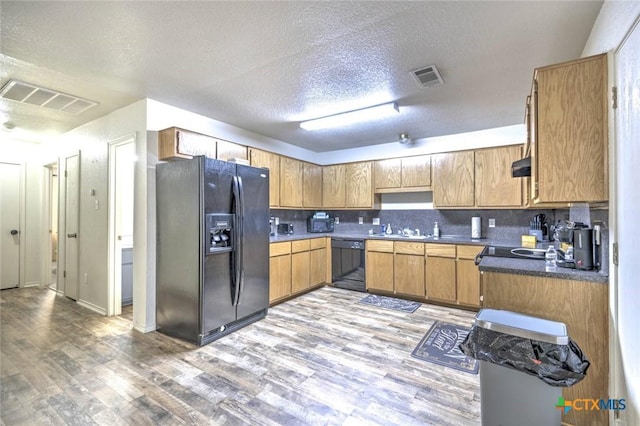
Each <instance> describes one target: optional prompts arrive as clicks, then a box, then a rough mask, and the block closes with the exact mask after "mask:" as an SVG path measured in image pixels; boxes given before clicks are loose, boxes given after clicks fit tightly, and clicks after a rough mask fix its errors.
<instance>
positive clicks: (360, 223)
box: [358, 217, 364, 225]
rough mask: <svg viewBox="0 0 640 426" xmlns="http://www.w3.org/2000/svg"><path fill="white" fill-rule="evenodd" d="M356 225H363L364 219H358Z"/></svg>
mask: <svg viewBox="0 0 640 426" xmlns="http://www.w3.org/2000/svg"><path fill="white" fill-rule="evenodd" d="M358 225H364V217H359V218H358Z"/></svg>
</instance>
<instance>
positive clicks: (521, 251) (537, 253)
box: [511, 247, 546, 259]
mask: <svg viewBox="0 0 640 426" xmlns="http://www.w3.org/2000/svg"><path fill="white" fill-rule="evenodd" d="M545 252H546V250H545V249H532V248H525V247H518V248H514V249H511V253H512V254H514V255H516V256H520V257H527V258H530V259H544V255H545Z"/></svg>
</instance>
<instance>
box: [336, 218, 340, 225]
mask: <svg viewBox="0 0 640 426" xmlns="http://www.w3.org/2000/svg"><path fill="white" fill-rule="evenodd" d="M339 223H340V218H339V217H338V216H336V222H335V224H336V225H338V224H339Z"/></svg>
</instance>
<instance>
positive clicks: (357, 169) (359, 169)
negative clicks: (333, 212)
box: [345, 161, 373, 208]
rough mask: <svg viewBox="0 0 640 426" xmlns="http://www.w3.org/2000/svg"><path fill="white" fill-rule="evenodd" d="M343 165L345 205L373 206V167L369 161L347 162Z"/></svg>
mask: <svg viewBox="0 0 640 426" xmlns="http://www.w3.org/2000/svg"><path fill="white" fill-rule="evenodd" d="M345 166H346V171H345V183H346V206H345V207H347V208H354V207H360V208H371V207H373V180H372V179H373V167H372V164H371V161H364V162H361V163H349V164H346V165H345Z"/></svg>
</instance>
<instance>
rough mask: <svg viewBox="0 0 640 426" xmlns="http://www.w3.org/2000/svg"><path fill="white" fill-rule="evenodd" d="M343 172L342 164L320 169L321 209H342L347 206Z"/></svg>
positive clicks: (344, 169) (343, 166)
mask: <svg viewBox="0 0 640 426" xmlns="http://www.w3.org/2000/svg"><path fill="white" fill-rule="evenodd" d="M345 171H346V168H345V165H344V164H334V165H332V166H325V167H323V168H322V207H324V208H331V207H334V208H344V207H345V206H346V205H347V198H346V194H345V189H346V183H345V182H346V181H345Z"/></svg>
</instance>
